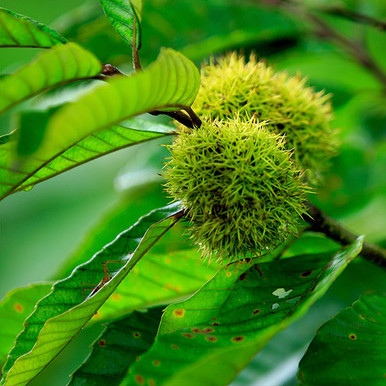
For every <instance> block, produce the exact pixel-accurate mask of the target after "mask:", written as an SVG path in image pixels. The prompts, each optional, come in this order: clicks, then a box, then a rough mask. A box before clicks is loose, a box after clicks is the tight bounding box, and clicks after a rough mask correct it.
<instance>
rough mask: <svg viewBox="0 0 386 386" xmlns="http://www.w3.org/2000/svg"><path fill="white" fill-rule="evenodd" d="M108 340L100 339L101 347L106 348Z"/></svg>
mask: <svg viewBox="0 0 386 386" xmlns="http://www.w3.org/2000/svg"><path fill="white" fill-rule="evenodd" d="M106 344H107V343H106V340H105V339H100V340H98V345H99V346H101V347H105V346H106Z"/></svg>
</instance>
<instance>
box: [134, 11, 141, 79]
mask: <svg viewBox="0 0 386 386" xmlns="http://www.w3.org/2000/svg"><path fill="white" fill-rule="evenodd" d="M132 52H133V67H134V70H135V71H142V66H141V62H140V60H139V54H138V50H137V19H136V18H135V16H134V18H133V42H132Z"/></svg>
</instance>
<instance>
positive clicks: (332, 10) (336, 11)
mask: <svg viewBox="0 0 386 386" xmlns="http://www.w3.org/2000/svg"><path fill="white" fill-rule="evenodd" d="M318 11H320V12H323V13H327V14H329V15H335V16H340V17H343V18H345V19H348V20H351V21H355V22H357V23H362V24H367V25H370V26H373V27H375V28H378V29H380V30H381V31H385V30H386V21H383V20H378V19H375V18H374V17H371V16H368V15H364V14H363V13H359V12H355V11H352V10H350V9H347V8H341V7H334V6H331V7H323V8H318Z"/></svg>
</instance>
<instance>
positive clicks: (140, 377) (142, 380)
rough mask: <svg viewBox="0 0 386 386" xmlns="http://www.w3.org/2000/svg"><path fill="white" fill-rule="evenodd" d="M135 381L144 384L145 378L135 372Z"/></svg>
mask: <svg viewBox="0 0 386 386" xmlns="http://www.w3.org/2000/svg"><path fill="white" fill-rule="evenodd" d="M134 380H135V382H137V383H138V385H144V384H145V378H144V377H143V376H142V375H141V374H136V375H135V376H134Z"/></svg>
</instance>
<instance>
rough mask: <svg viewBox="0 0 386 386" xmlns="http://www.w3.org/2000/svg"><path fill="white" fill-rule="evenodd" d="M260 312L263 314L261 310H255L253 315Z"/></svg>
mask: <svg viewBox="0 0 386 386" xmlns="http://www.w3.org/2000/svg"><path fill="white" fill-rule="evenodd" d="M260 312H261V310H259V309H258V308H257V309H256V310H253V312H252V314H253V315H256V314H258V313H260Z"/></svg>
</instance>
